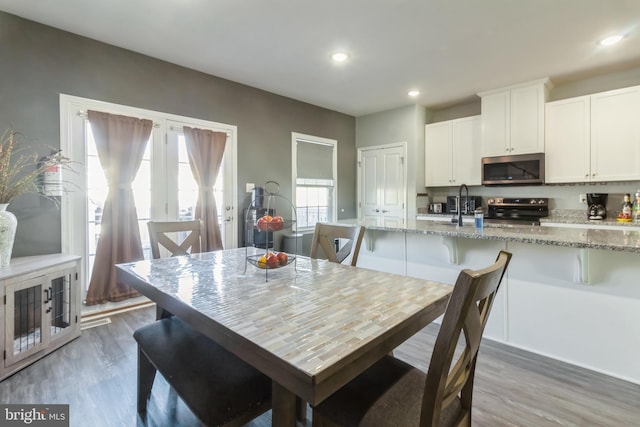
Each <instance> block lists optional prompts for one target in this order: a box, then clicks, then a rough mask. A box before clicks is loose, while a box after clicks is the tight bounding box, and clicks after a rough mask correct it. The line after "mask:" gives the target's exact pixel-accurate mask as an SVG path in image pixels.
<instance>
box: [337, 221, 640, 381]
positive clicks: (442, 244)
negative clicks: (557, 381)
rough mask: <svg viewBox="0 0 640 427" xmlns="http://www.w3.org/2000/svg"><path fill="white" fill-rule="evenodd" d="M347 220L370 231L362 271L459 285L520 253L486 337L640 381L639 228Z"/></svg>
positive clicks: (504, 287) (361, 261)
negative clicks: (469, 272) (464, 272)
mask: <svg viewBox="0 0 640 427" xmlns="http://www.w3.org/2000/svg"><path fill="white" fill-rule="evenodd" d="M447 220H448V219H447ZM341 222H342V223H359V224H362V225H364V226H365V227H366V230H367V231H366V233H365V238H364V243H363V245H362V248H361V250H360V255H359V258H358V266H359V267H364V268H370V269H374V270H380V271H389V272H393V273H400V274H404V275H407V276H411V277H418V278H428V279H431V280H437V281H441V282H448V283H454V282H455V279H456V277H457V275H458V273H459V272H460V270H461V269H464V268H472V269H476V268H479V267H483V266H486V265H489V264H490V263H492V262H493V261H494V259H495V257H496V255H497V253H498V251H499V250H501V249H504V250H507V251H510V252H512V253H513V259H512V261H511V264H510V266H509V270H508V273H507V277H506V280H505V281H504V282H503V285H502V288H501V290H500V292H499V293H498V299H497V301H496V303H495V305H494V308H493V312H492V314H491V317H490V319H489V324H488V325H487V328H486V330H485V336H486V337H487V338H489V339H493V340H496V341H500V342H503V343H505V344H508V345H512V346H515V347H519V348H523V349H526V350H529V351H532V352H535V353H538V354H542V355H546V356H549V357H552V358H555V359H558V360H562V361H566V362H569V363H572V364H575V365H578V366H582V367H586V368H588V369H592V370H595V371H598V372H602V373H605V374H608V375H612V376H615V377H618V378H621V379H625V380H628V381H631V382H634V383H636V384H640V358H638V356H637V355H638V354H640V230H639V229H638V228H637V227H619V228H616V229H612V230H609V229H606V230H603V229H589V228H572V227H570V226H568V225H567V226H563V225H562V224H547V225H553V226H549V227H541V226H508V227H504V226H500V227H496V226H488V225H486V224H485V227H484V229H483V230H476V229H475V228H474V227H473V224H465V225H463V226H462V227H459V226H457V225H455V224H450V223H446V222H438V221H421V220H418V221H416V220H412V221H408V222H407V223H405V224H401V223H398V222H397V221H393V220H387V221H385V220H376V221H366V222H361V221H357V220H351V221H341Z"/></svg>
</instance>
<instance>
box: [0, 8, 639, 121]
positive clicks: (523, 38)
mask: <svg viewBox="0 0 640 427" xmlns="http://www.w3.org/2000/svg"><path fill="white" fill-rule="evenodd" d="M0 10H3V11H5V12H8V13H11V14H15V15H18V16H21V17H24V18H27V19H30V20H33V21H37V22H41V23H43V24H46V25H50V26H52V27H56V28H60V29H63V30H66V31H69V32H72V33H76V34H79V35H82V36H86V37H89V38H92V39H96V40H100V41H102V42H105V43H109V44H112V45H115V46H119V47H122V48H126V49H130V50H132V51H135V52H139V53H142V54H145V55H149V56H152V57H155V58H159V59H162V60H165V61H168V62H172V63H175V64H179V65H182V66H185V67H188V68H192V69H195V70H199V71H202V72H205V73H208V74H212V75H215V76H218V77H222V78H225V79H229V80H232V81H235V82H239V83H242V84H245V85H249V86H253V87H256V88H260V89H263V90H266V91H269V92H273V93H277V94H280V95H283V96H287V97H291V98H295V99H298V100H301V101H305V102H308V103H311V104H314V105H318V106H321V107H325V108H328V109H331V110H336V111H340V112H343V113H346V114H349V115H353V116H360V115H364V114H368V113H373V112H378V111H384V110H388V109H391V108H396V107H400V106H404V105H409V104H420V105H424V106H426V107H429V108H443V107H446V106H450V105H454V104H459V103H465V102H469V101H471V100H473V99H476V98H475V94H476V93H477V92H480V91H485V90H490V89H495V88H499V87H503V86H508V85H512V84H517V83H521V82H526V81H529V80H535V79H539V78H543V77H550V78H551V79H552V81H553V82H554V83H556V84H558V83H562V82H566V81H570V80H576V79H581V78H585V77H589V76H592V75H598V74H603V73H605V72H611V71H615V70H622V69H628V68H631V67H638V66H640V34H639V31H640V1H638V0H528V1H524V0H446V1H445V0H269V1H266V0H163V1H161V2H160V1H157V0H133V1H132V0H108V1H87V0H56V1H51V0H28V1H25V0H0ZM619 32H622V33H624V34H625V35H626V37H625V39H623V41H622V42H620V43H618V44H617V45H615V46H611V47H607V48H605V47H602V46H599V45H598V44H597V41H598V40H599V39H601V38H603V37H605V36H608V35H610V34H613V33H619ZM336 50H346V51H348V52H349V53H350V55H351V57H350V59H349V61H347V62H346V63H343V64H340V65H336V64H333V63H331V61H330V58H329V56H330V54H331V53H332V52H334V51H336ZM410 89H418V90H420V92H421V94H420V95H419V96H418V97H417V98H416V99H410V98H409V97H408V96H407V92H408V91H409V90H410Z"/></svg>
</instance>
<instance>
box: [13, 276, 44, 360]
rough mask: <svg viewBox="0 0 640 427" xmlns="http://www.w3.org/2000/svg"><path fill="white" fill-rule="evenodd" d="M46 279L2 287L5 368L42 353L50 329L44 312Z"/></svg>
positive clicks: (30, 280)
mask: <svg viewBox="0 0 640 427" xmlns="http://www.w3.org/2000/svg"><path fill="white" fill-rule="evenodd" d="M45 278H46V277H45V276H41V277H36V278H34V279H29V280H24V281H22V282H18V283H15V284H12V285H7V286H6V288H5V292H6V297H7V304H6V309H5V350H6V360H5V366H7V367H8V366H10V365H12V364H14V363H16V362H19V361H20V360H22V359H24V358H27V357H29V356H31V355H33V354H35V353H38V352H40V351H42V350H43V349H44V348H45V347H46V346H47V345H48V343H49V337H50V330H49V328H48V325H47V321H46V317H47V313H46V312H45V307H46V303H45V301H46V300H47V299H48V298H47V297H48V295H45Z"/></svg>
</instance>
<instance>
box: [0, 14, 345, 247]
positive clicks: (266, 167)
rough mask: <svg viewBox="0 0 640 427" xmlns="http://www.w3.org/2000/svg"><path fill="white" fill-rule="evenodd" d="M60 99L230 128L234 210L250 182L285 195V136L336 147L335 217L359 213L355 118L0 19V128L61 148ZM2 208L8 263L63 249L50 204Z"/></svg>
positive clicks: (39, 145) (25, 200) (30, 198)
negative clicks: (7, 221)
mask: <svg viewBox="0 0 640 427" xmlns="http://www.w3.org/2000/svg"><path fill="white" fill-rule="evenodd" d="M60 93H64V94H68V95H75V96H80V97H84V98H91V99H97V100H102V101H107V102H112V103H117V104H124V105H129V106H134V107H139V108H146V109H149V110H155V111H162V112H166V113H172V114H178V115H182V116H188V117H194V118H199V119H204V120H211V121H216V122H222V123H228V124H232V125H236V126H237V127H238V194H239V201H238V205H239V207H242V206H243V204H244V202H245V195H246V193H245V183H247V182H252V183H256V184H260V183H263V182H265V181H266V180H275V181H278V182H279V183H280V184H281V194H283V195H285V196H287V197H290V196H291V188H292V186H291V132H300V133H306V134H310V135H316V136H321V137H325V138H331V139H336V140H338V212H339V216H340V218H349V217H355V215H356V206H355V198H356V188H355V182H356V177H355V170H356V167H355V163H356V151H355V118H354V117H351V116H348V115H345V114H341V113H338V112H335V111H331V110H327V109H323V108H319V107H316V106H313V105H310V104H306V103H302V102H299V101H296V100H293V99H289V98H285V97H282V96H278V95H274V94H272V93H268V92H265V91H261V90H258V89H255V88H251V87H248V86H244V85H240V84H237V83H233V82H231V81H228V80H224V79H220V78H217V77H214V76H210V75H207V74H203V73H200V72H197V71H193V70H189V69H186V68H183V67H179V66H177V65H174V64H170V63H167V62H163V61H159V60H156V59H153V58H150V57H147V56H144V55H140V54H136V53H133V52H131V51H128V50H124V49H120V48H117V47H114V46H110V45H106V44H103V43H99V42H96V41H94V40H91V39H87V38H84V37H79V36H76V35H73V34H70V33H67V32H64V31H60V30H56V29H54V28H51V27H47V26H44V25H41V24H37V23H35V22H32V21H27V20H24V19H21V18H19V17H16V16H13V15H9V14H6V13H3V12H0V100H1V102H0V129H1V130H4V129H6V128H7V127H9V126H12V127H13V128H14V129H15V130H19V131H21V132H23V133H24V134H26V135H27V137H28V138H29V141H30V144H31V146H32V148H33V149H34V150H36V151H37V152H38V154H39V155H44V154H48V153H49V147H59V145H60V137H59V135H60V126H59V121H60V113H59V104H58V103H59V94H60ZM9 210H10V211H12V212H14V213H15V214H16V216H17V217H18V230H17V234H16V242H15V245H14V256H25V255H36V254H44V253H54V252H59V251H60V248H61V243H60V213H59V210H58V209H57V207H56V206H55V205H53V204H52V203H50V202H49V201H47V200H44V199H41V198H40V197H38V196H36V195H25V196H22V197H20V198H18V199H16V200H15V201H14V202H12V203H11V205H10V207H9ZM343 210H344V211H343ZM239 233H240V236H241V231H240V230H239ZM240 241H242V240H240Z"/></svg>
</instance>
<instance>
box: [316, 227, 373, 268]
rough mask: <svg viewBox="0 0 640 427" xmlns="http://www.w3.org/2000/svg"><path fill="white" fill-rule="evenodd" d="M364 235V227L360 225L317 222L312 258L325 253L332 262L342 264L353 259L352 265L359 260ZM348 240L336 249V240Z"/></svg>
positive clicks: (319, 256)
mask: <svg viewBox="0 0 640 427" xmlns="http://www.w3.org/2000/svg"><path fill="white" fill-rule="evenodd" d="M363 237H364V227H362V226H360V225H334V224H321V223H316V229H315V232H314V233H313V240H312V241H311V254H310V256H311V258H321V257H322V256H323V255H324V257H325V258H326V259H328V260H329V261H331V262H337V263H339V264H342V263H343V262H344V261H345V260H349V259H350V260H351V265H352V266H355V265H356V263H357V262H358V254H359V253H360V246H361V245H362V238H363ZM336 239H342V240H346V242H344V244H343V246H342V247H341V248H340V249H338V250H337V251H336V246H335V240H336Z"/></svg>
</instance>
